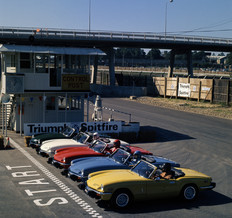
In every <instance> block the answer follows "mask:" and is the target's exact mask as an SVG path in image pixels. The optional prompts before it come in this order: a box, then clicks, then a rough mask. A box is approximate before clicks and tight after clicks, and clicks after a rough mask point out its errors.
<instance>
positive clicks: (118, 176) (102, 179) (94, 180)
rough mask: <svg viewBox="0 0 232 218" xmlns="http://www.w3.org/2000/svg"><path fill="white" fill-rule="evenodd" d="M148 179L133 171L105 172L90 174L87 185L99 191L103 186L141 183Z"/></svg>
mask: <svg viewBox="0 0 232 218" xmlns="http://www.w3.org/2000/svg"><path fill="white" fill-rule="evenodd" d="M146 180H147V179H146V178H144V177H142V176H139V175H138V174H136V173H134V172H132V171H131V170H105V171H99V172H95V173H91V174H90V178H89V179H88V180H87V185H88V186H89V187H91V188H93V189H96V190H98V189H99V188H100V187H101V186H102V185H103V186H107V185H111V184H119V183H121V182H123V183H125V182H126V183H127V182H133V181H134V182H140V181H146Z"/></svg>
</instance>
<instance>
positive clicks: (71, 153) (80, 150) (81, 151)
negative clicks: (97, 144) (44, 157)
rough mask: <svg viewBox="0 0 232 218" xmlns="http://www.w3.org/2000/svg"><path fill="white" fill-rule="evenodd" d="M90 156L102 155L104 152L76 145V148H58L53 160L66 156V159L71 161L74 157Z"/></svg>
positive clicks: (59, 159) (60, 159)
mask: <svg viewBox="0 0 232 218" xmlns="http://www.w3.org/2000/svg"><path fill="white" fill-rule="evenodd" d="M91 156H104V154H102V153H97V152H95V151H94V150H92V149H91V148H89V147H77V148H76V147H75V148H67V149H63V150H62V151H60V152H59V150H58V153H56V154H55V155H54V160H57V161H62V160H63V159H64V158H66V160H68V159H69V161H70V162H71V161H72V160H74V159H76V158H81V157H91Z"/></svg>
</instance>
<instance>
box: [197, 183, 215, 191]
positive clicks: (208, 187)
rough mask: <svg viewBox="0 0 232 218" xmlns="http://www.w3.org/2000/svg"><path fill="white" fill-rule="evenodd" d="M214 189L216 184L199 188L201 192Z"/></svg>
mask: <svg viewBox="0 0 232 218" xmlns="http://www.w3.org/2000/svg"><path fill="white" fill-rule="evenodd" d="M215 187H216V183H215V182H211V184H210V185H209V186H202V187H200V189H201V190H211V189H213V188H215Z"/></svg>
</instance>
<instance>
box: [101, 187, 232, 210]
mask: <svg viewBox="0 0 232 218" xmlns="http://www.w3.org/2000/svg"><path fill="white" fill-rule="evenodd" d="M229 203H232V198H230V197H227V196H225V195H223V194H220V193H218V192H215V191H212V190H211V191H208V192H202V193H200V195H199V198H198V199H196V200H195V201H193V202H185V201H183V200H180V199H176V198H172V199H163V200H153V201H143V202H135V203H134V204H132V205H131V206H130V207H129V208H127V209H123V210H122V209H114V208H112V207H110V205H109V204H108V203H106V202H103V201H98V202H97V204H98V206H99V207H101V208H103V209H104V210H106V211H115V212H117V213H121V214H143V213H150V212H161V211H170V210H180V209H188V210H191V209H196V208H200V207H202V206H216V205H224V204H229Z"/></svg>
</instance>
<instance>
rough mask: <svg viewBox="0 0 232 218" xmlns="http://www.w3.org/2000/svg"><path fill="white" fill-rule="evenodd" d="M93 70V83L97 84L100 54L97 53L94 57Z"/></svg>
mask: <svg viewBox="0 0 232 218" xmlns="http://www.w3.org/2000/svg"><path fill="white" fill-rule="evenodd" d="M93 67H94V68H93V71H92V72H91V73H92V74H91V83H92V84H96V83H97V69H98V56H97V55H96V56H95V57H94V66H93Z"/></svg>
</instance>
